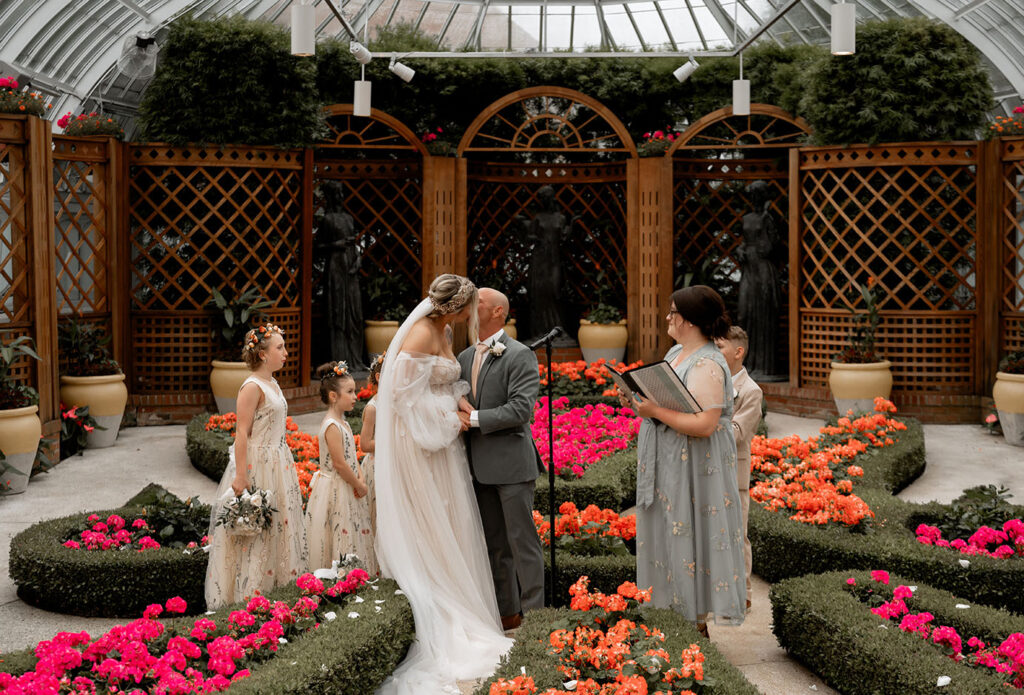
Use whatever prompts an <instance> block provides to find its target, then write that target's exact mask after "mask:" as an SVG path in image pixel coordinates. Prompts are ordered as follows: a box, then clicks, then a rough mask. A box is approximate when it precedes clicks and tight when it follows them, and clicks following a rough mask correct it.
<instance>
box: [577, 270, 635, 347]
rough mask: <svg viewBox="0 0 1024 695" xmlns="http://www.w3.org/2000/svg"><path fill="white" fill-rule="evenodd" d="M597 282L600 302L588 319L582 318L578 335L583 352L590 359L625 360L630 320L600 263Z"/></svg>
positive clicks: (592, 309) (595, 282) (595, 280)
mask: <svg viewBox="0 0 1024 695" xmlns="http://www.w3.org/2000/svg"><path fill="white" fill-rule="evenodd" d="M593 285H594V287H595V288H596V292H595V295H596V298H597V304H595V305H594V306H593V307H592V308H591V309H590V312H589V313H588V314H587V316H586V318H582V319H580V330H579V333H578V334H577V336H576V339H577V340H578V341H579V344H580V351H582V352H583V359H584V360H586V361H587V362H596V361H597V360H599V359H603V360H605V361H611V360H615V361H617V362H621V361H622V360H623V359H624V358H625V356H626V343H627V342H628V341H629V331H628V330H627V329H626V319H625V318H623V316H622V312H621V311H620V310H619V308H618V307H617V306H615V304H614V300H613V298H612V297H611V291H612V290H611V287H612V283H611V281H610V278H608V276H607V275H606V274H605V272H604V271H603V270H602V269H601V267H600V266H597V275H596V276H595V277H594V283H593Z"/></svg>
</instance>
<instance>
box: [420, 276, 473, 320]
mask: <svg viewBox="0 0 1024 695" xmlns="http://www.w3.org/2000/svg"><path fill="white" fill-rule="evenodd" d="M427 299H429V300H430V304H431V306H432V307H433V311H431V312H430V314H429V315H430V317H431V318H436V317H438V316H444V315H447V314H455V313H458V312H459V311H462V309H463V308H465V307H467V306H468V307H469V308H470V312H469V327H470V335H472V336H475V335H476V326H477V322H478V321H479V318H478V317H477V315H476V303H477V290H476V285H474V284H473V283H472V282H470V280H469V278H464V277H462V276H461V275H452V274H451V273H445V274H444V275H438V276H437V277H436V278H434V281H433V282H432V283H430V289H429V290H428V291H427Z"/></svg>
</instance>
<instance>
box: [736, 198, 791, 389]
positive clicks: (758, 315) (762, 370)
mask: <svg viewBox="0 0 1024 695" xmlns="http://www.w3.org/2000/svg"><path fill="white" fill-rule="evenodd" d="M747 193H748V194H749V196H750V202H751V204H752V205H753V208H754V209H753V210H752V211H751V212H748V213H747V214H745V215H744V216H743V232H742V236H743V240H742V242H741V243H740V245H739V248H737V250H736V259H737V260H738V261H739V264H740V271H741V273H742V275H741V277H740V288H739V306H738V311H737V316H736V319H737V322H738V323H739V325H740V326H741V327H742V328H743V329H744V330H746V331H747V335H748V336H750V349H749V351H748V353H747V358H746V366H747V370H748V371H749V372H750V376H751V378H753V379H754V380H755V381H777V380H779V379H780V376H779V365H778V364H777V360H776V346H777V344H778V341H777V335H778V326H779V305H780V303H781V301H780V299H781V298H780V288H779V273H778V270H777V269H776V265H775V258H776V255H777V253H778V243H779V231H778V227H777V226H776V224H775V220H774V218H773V217H772V212H771V203H772V201H771V188H770V187H769V185H768V183H767V182H766V181H754V182H753V183H752V184H750V186H748V187H747Z"/></svg>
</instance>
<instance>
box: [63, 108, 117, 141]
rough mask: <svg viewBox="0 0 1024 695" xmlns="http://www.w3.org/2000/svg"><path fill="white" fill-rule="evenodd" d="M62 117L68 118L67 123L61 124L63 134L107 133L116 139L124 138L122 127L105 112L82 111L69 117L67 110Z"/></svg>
mask: <svg viewBox="0 0 1024 695" xmlns="http://www.w3.org/2000/svg"><path fill="white" fill-rule="evenodd" d="M64 118H67V119H68V120H67V125H64V126H62V127H63V128H64V134H65V135H78V136H83V135H107V136H110V137H113V138H117V139H118V140H124V128H122V127H121V124H120V123H118V122H117V121H115V120H114V119H113V118H110V117H108V116H107V115H106V114H102V113H96V112H95V111H94V112H92V113H89V114H88V115H87V114H84V113H83V114H80V115H78V116H76V117H75V118H71V112H70V111H69V112H68V114H67V115H66V116H64ZM57 125H61V123H60V121H58V122H57Z"/></svg>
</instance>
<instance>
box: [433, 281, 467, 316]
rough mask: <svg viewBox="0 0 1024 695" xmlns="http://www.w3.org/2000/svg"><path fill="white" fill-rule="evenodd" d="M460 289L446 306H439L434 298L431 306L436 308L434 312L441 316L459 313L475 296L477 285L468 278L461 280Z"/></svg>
mask: <svg viewBox="0 0 1024 695" xmlns="http://www.w3.org/2000/svg"><path fill="white" fill-rule="evenodd" d="M459 282H460V284H459V289H458V291H457V292H456V293H455V296H453V297H452V298H451V299H449V300H448V301H447V302H445V303H444V304H439V303H438V301H437V300H436V299H434V298H433V297H428V299H430V304H431V305H432V306H433V307H434V311H436V312H438V313H439V314H450V313H452V312H453V311H457V310H459V309H461V308H462V307H463V306H465V305H466V302H468V301H469V298H470V297H471V296H472V295H473V291H474V290H476V285H474V284H473V283H472V282H470V281H469V279H468V278H460V280H459Z"/></svg>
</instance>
